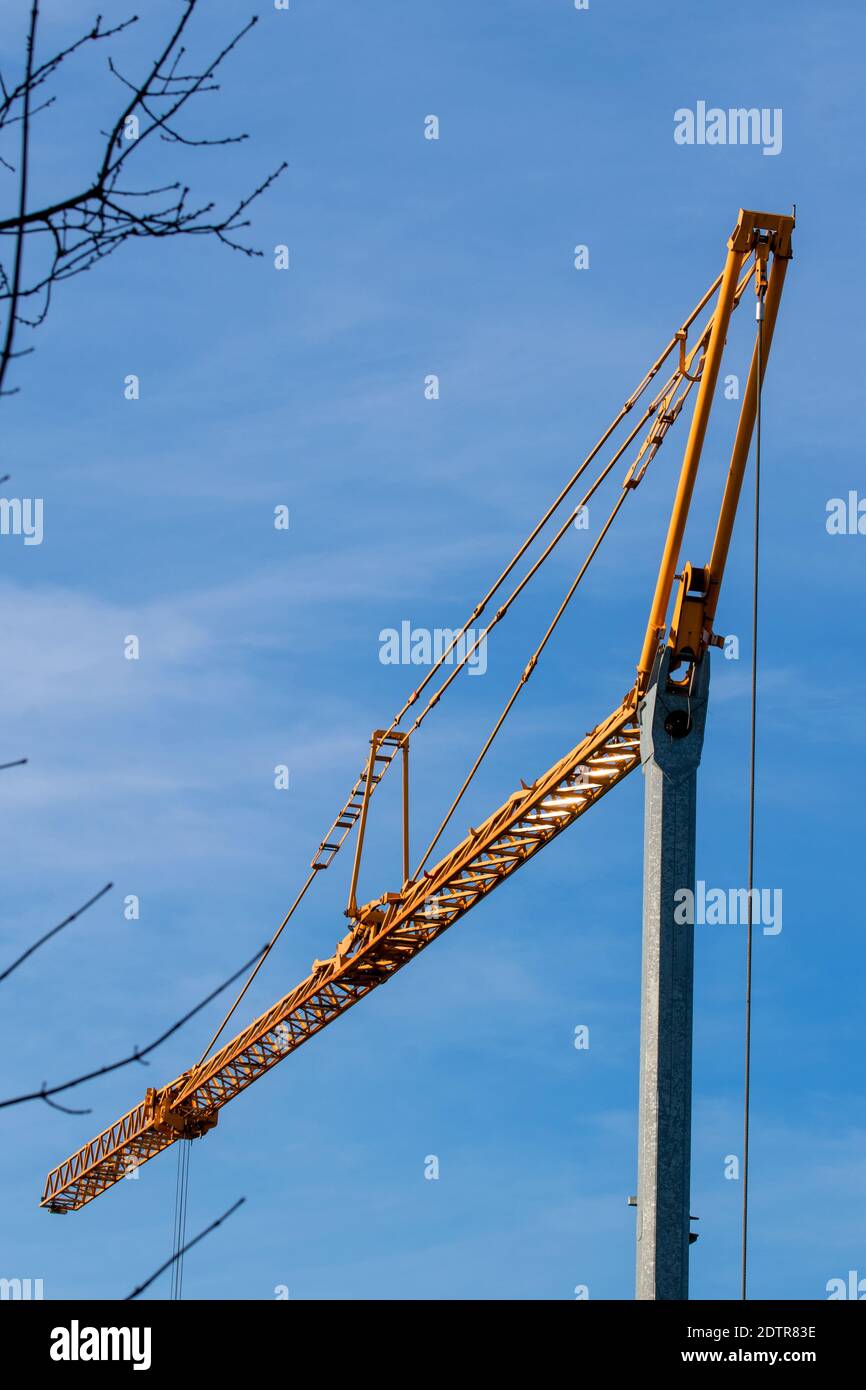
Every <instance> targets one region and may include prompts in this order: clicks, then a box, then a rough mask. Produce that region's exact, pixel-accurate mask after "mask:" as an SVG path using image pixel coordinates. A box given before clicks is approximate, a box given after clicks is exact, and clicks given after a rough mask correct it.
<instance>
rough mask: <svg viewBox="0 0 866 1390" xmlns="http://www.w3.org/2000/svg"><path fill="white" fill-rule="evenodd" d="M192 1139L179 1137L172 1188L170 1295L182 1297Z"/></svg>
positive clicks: (174, 1297)
mask: <svg viewBox="0 0 866 1390" xmlns="http://www.w3.org/2000/svg"><path fill="white" fill-rule="evenodd" d="M191 1147H192V1140H190V1139H181V1141H180V1144H179V1145H178V1155H177V1178H176V1181H175V1190H174V1235H173V1246H172V1252H171V1255H172V1263H171V1297H172V1298H173V1299H181V1298H183V1256H184V1246H185V1244H186V1212H187V1202H188V1198H189V1155H190V1149H191Z"/></svg>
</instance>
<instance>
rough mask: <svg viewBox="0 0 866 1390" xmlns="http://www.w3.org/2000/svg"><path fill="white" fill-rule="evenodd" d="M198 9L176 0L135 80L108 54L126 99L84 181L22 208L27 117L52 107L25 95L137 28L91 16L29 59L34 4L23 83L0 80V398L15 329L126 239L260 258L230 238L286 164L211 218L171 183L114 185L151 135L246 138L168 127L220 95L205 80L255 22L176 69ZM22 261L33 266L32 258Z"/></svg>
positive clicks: (210, 209) (190, 141)
mask: <svg viewBox="0 0 866 1390" xmlns="http://www.w3.org/2000/svg"><path fill="white" fill-rule="evenodd" d="M197 4H198V0H183V9H182V13H181V15H180V18H179V19H178V21H177V24H176V25H175V28H174V30H173V32H172V33H171V35H170V36H169V38H168V41H167V42H166V43H165V45H164V46H163V49H162V52H161V53H160V54H159V56H158V57H157V58H156V59H155V60H154V62H153V63H152V64H151V66H150V69H149V71H148V72H147V74H146V76H145V77H144V78H143V80H135V79H130V78H129V77H127V76H125V75H124V74H123V73H122V72H121V71H120V69H119V68H118V66H117V64H116V63H115V62H114V60H113V59H112V58H111V57H109V59H108V66H109V70H110V72H111V73H112V74H113V76H114V77H116V78H117V80H118V81H119V82H120V84H121V85H122V87H123V88H124V89H125V91H126V92H127V93H128V96H127V98H126V100H125V102H124V104H123V106H122V108H121V110H120V112H119V114H118V115H117V116H116V117H115V119H114V121H113V122H112V123H111V125H110V127H109V128H108V129H107V130H102V131H101V132H100V135H101V137H102V140H103V142H104V143H103V144H102V147H101V154H100V156H99V158H98V160H97V161H96V167H97V173H96V175H95V177H94V179H93V181H92V183H89V184H87V186H85V187H84V188H80V189H78V190H77V191H76V192H73V193H70V194H69V195H68V196H66V197H64V198H60V199H57V200H55V201H52V202H50V203H46V204H45V205H43V206H41V207H36V208H31V207H30V206H28V196H27V188H28V162H29V138H30V126H31V122H32V120H33V118H34V117H35V116H37V115H38V114H39V113H40V112H43V111H45V110H46V109H47V108H48V107H49V106H51V105H52V103H53V101H54V98H53V97H47V98H46V99H44V100H42V101H40V103H39V104H38V105H36V106H33V105H32V103H31V98H32V96H33V93H34V92H35V91H37V90H38V89H39V88H41V87H42V86H43V84H44V83H45V82H47V81H48V79H49V78H50V77H52V76H53V75H54V74H55V73H56V72H57V70H58V68H60V66H61V65H62V64H63V63H64V62H66V61H67V59H69V58H70V57H71V56H72V55H73V54H74V53H77V52H78V51H79V50H80V49H81V48H82V47H84V46H85V45H88V44H98V43H101V42H102V41H103V40H105V39H109V38H112V37H114V36H116V35H117V34H120V33H121V32H123V31H124V30H126V29H127V28H128V27H129V26H130V25H131V24H134V23H136V22H137V16H133V17H132V18H130V19H127V20H124V21H123V22H122V23H120V24H116V25H114V26H113V27H111V28H103V26H102V20H101V18H98V19H97V20H96V22H95V23H94V25H93V27H92V28H91V29H90V30H89V31H88V32H87V33H86V34H84V35H82V36H81V37H80V38H79V39H77V40H76V41H75V42H74V43H71V44H69V45H68V46H67V47H66V48H64V49H61V50H60V51H59V52H58V53H56V54H55V55H54V56H53V57H52V58H49V59H47V60H46V61H44V62H40V63H37V61H36V56H35V51H36V30H37V25H38V19H39V0H33V2H32V6H31V11H30V29H29V35H28V42H27V50H26V61H25V66H24V74H23V77H22V79H21V81H20V82H18V83H17V84H16V85H15V86H13V87H7V86H6V84H5V83H4V82H3V79H2V76H0V137H2V135H3V132H4V131H5V130H6V128H7V127H10V128H11V127H13V126H15V125H20V127H21V130H20V138H19V144H18V151H17V158H18V167H17V171H16V172H17V176H18V199H17V203H18V206H17V211H16V213H15V215H14V216H9V217H5V218H0V237H4V236H5V237H10V238H12V241H13V247H14V250H13V260H12V268H11V273H7V271H6V269H5V267H4V266H3V265H2V263H0V303H5V305H6V306H7V314H8V317H7V320H6V324H5V329H4V332H3V339H2V349H0V395H8V394H11V393H10V392H9V391H4V381H5V377H6V373H7V370H8V367H9V364H10V362H12V361H13V360H14V358H15V357H16V356H17V355H19V354H17V353H16V352H15V351H14V350H13V342H14V337H15V332H16V329H17V328H18V327H28V328H37V327H39V325H40V324H41V323H42V322H43V321H44V319H45V317H46V315H47V313H48V310H49V307H50V303H51V290H52V288H53V286H54V285H56V284H58V283H60V282H61V281H63V280H68V279H70V278H71V277H72V276H74V275H80V274H83V273H84V272H85V271H88V270H90V269H91V268H92V267H93V266H94V265H96V264H97V263H98V262H100V261H104V260H105V259H106V258H107V257H108V256H110V255H113V253H114V252H115V251H116V250H117V249H118V247H120V246H122V245H123V244H124V243H125V242H127V241H128V240H130V239H131V238H132V237H153V238H162V237H171V236H180V235H183V236H190V235H198V236H213V237H215V238H216V239H217V240H218V241H221V242H223V243H224V244H225V245H226V246H229V247H231V248H232V250H235V251H241V252H243V254H244V255H247V256H259V255H261V252H260V251H257V250H255V249H254V248H252V247H250V246H247V245H245V244H244V243H243V242H242V241H239V240H238V239H237V236H236V234H237V233H238V232H240V231H241V230H242V229H243V228H245V227H248V226H249V219H248V218H247V217H246V216H245V213H246V212H247V210H248V209H249V207H250V204H251V203H253V202H254V201H255V199H256V198H259V197H260V196H261V195H262V194H263V193H264V192H265V190H266V189H268V188H269V187H270V185H271V184H272V183H273V182H274V180H275V179H277V178H278V177H279V176H280V174H281V173H282V172H283V170H284V169H285V168H286V167H287V165H286V164H285V162H283V163H282V164H280V166H279V167H278V168H277V169H275V170H274V171H273V172H272V173H271V174H270V175H268V177H267V178H265V179H263V180H262V181H261V182H260V183H259V184H258V185H257V187H256V188H254V190H253V191H252V193H250V194H248V195H247V196H246V197H244V198H241V199H240V200H239V201H238V202H237V203H236V204H235V205H234V206H233V207H231V208H230V209H229V210H228V211H224V212H217V211H216V210H215V204H214V203H213V202H203V203H195V204H192V203H190V201H189V199H190V189H189V187H188V186H187V185H186V184H184V183H182V182H181V181H180V180H175V181H172V182H167V183H162V184H160V185H159V186H156V187H153V188H143V189H138V190H132V189H128V188H125V187H123V186H122V185H121V175H122V174H123V172H124V170H125V168H126V165H127V163H129V161H131V160H132V158H133V155H134V153H135V152H136V151H137V150H139V149H140V148H141V146H142V145H143V144H144V143H145V142H146V141H147V140H148V138H149V137H151V136H153V135H156V136H157V137H158V138H159V139H160V140H161V141H163V142H165V143H167V144H170V145H177V146H181V147H188V148H196V147H199V146H207V147H211V146H214V145H234V144H238V143H239V142H241V141H244V140H246V139H247V138H248V136H247V135H246V134H245V133H244V134H239V135H223V136H219V137H216V138H193V137H191V136H188V135H186V134H185V133H184V132H183V130H181V129H180V128H179V126H178V124H177V118H178V117H179V116H180V115H181V113H182V112H183V109H184V107H185V106H186V104H187V103H188V102H189V101H190V100H191V99H192V98H193V97H196V96H201V95H202V94H204V93H206V92H216V91H219V90H220V87H219V83H218V82H215V81H214V75H215V73H216V72H217V70H218V69H219V68H220V67H221V65H222V64H223V63H224V62H225V60H226V59H227V58H228V57H229V56H230V54H231V53H233V51H234V50H235V48H236V47H237V46H238V44H239V43H240V42H241V40H242V39H243V38H245V36H246V35H247V34H248V33H249V32H250V30H251V29H252V28H253V27H254V26H255V25H256V23H257V22H258V21H257V18H256V17H255V16H254V17H253V18H252V19H250V20H249V21H248V22H247V23H246V24H245V25H243V27H242V28H241V29H239V30H238V32H237V33H236V34H235V35H234V37H233V38H232V39H230V40H229V42H228V43H226V44H224V46H223V47H222V48H221V49H220V50H219V52H218V53H217V54H216V56H215V57H214V58H213V59H212V60H211V61H210V62H209V63H207V64H206V65H205V66H204V67H203V68H202V70H200V71H198V72H195V71H192V72H186V71H184V72H180V71H179V70H178V69H179V64H180V62H181V60H182V59H183V58H184V57H185V55H186V49H185V47H184V45H183V43H182V39H183V37H184V34H185V31H186V28H187V25H188V24H189V21H190V19H191V17H192V15H193V12H194V11H195V9H196V5H197ZM185 66H186V64H185ZM0 163H2V165H4V166H5V168H6V169H8V170H13V171H14V165H13V163H12V160H11V158H10V159H7V158H3V156H2V155H0ZM123 182H124V183H125V182H126V180H124V181H123ZM30 244H32V246H33V250H34V251H35V253H36V263H35V266H34V267H33V268H32V269H31V270H30V271H29V273H28V275H27V276H26V278H25V276H24V273H23V269H22V267H23V260H24V249H25V245H30ZM28 259H29V260H31V262H32V259H33V258H28ZM25 301H35V304H34V310H33V311H32V312H31V313H30V314H29V315H28V316H27V317H25V316H24V314H23V313H22V305H23V303H24V302H25Z"/></svg>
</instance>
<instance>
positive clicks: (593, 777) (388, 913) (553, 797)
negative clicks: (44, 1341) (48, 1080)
mask: <svg viewBox="0 0 866 1390" xmlns="http://www.w3.org/2000/svg"><path fill="white" fill-rule="evenodd" d="M639 761H640V751H639V733H638V727H637V720H636V715H635V709H634V703H633V702H632V701H628V702H626V703H625V704H623V705H622V706H621V707H620V708H619V709H618V710H616V711H615V713H614V714H612V715H611V716H610V718H609V719H606V720H605V721H604V723H603V724H600V725H599V726H598V728H596V729H594V730H593V731H592V732H591V733H589V734H588V735H587V736H586V738H585V739H583V741H582V742H581V743H579V744H578V745H577V746H576V747H575V748H573V749H572V750H571V752H570V753H568V754H566V756H565V757H564V758H561V759H560V761H559V762H557V763H555V764H554V766H553V767H552V768H550V770H549V771H548V772H546V773H545V774H544V776H543V777H541V778H539V779H538V781H537V782H535V783H533V785H532V786H531V787H526V788H522V789H521V790H520V791H517V792H514V793H513V794H512V795H511V796H510V797H509V798H508V800H507V801H506V802H505V803H504V805H502V806H500V808H499V809H498V810H497V811H495V812H494V813H493V815H492V816H490V817H489V818H488V819H487V820H486V821H485V822H484V823H483V824H482V825H480V826H478V827H477V829H474V830H472V831H470V833H469V835H468V836H467V837H466V839H464V840H463V841H461V843H460V844H458V845H457V846H456V847H455V848H454V849H453V850H452V851H451V853H450V854H448V855H447V856H446V857H445V858H444V859H442V860H441V861H440V862H439V863H438V864H437V865H436V866H435V868H433V869H431V870H430V871H429V872H428V873H426V874H425V875H424V877H423V878H422V879H421V880H420V881H419V882H418V883H415V884H406V885H404V890H403V892H402V893H400V894H392V893H389V894H386V895H385V896H384V898H382V899H378V900H377V901H376V902H374V903H368V904H366V905H365V907H363V908H361V909H360V911H359V914H358V917H357V919H356V920H354V921H353V922H352V928H353V936H354V943H353V949H352V950H351V953H349V954H347V955H346V956H341V955H340V954H339V953H338V954H337V955H336V956H334V957H333V958H332V959H331V960H330V961H326V962H317V963H316V965H317V967H318V968H316V967H314V969H313V973H312V974H311V975H309V976H308V977H307V978H306V979H305V980H303V981H302V982H301V983H300V984H299V985H297V986H296V987H295V988H294V989H293V990H292V991H291V993H290V994H287V995H286V996H285V997H284V998H282V999H280V1000H278V1002H277V1003H276V1004H274V1005H273V1007H272V1008H270V1009H269V1010H268V1011H267V1013H265V1014H262V1016H261V1017H260V1018H257V1019H256V1020H255V1021H254V1022H253V1023H251V1024H250V1025H249V1027H248V1028H246V1029H245V1030H244V1032H243V1033H240V1034H239V1035H238V1037H236V1038H234V1039H232V1041H231V1042H229V1043H227V1044H226V1045H225V1046H224V1047H222V1048H220V1050H219V1051H218V1052H216V1053H214V1055H213V1056H211V1057H209V1058H207V1060H206V1061H205V1062H204V1063H203V1064H202V1065H201V1066H200V1067H197V1068H195V1069H193V1071H192V1072H187V1073H185V1074H184V1075H183V1076H180V1077H178V1078H177V1079H176V1080H175V1081H172V1082H171V1083H170V1084H169V1085H168V1086H164V1087H162V1088H161V1089H160V1090H154V1091H149V1092H148V1093H147V1096H146V1097H145V1099H144V1100H143V1101H142V1102H141V1103H140V1104H139V1105H137V1106H135V1108H134V1109H133V1110H130V1111H129V1113H128V1114H127V1115H124V1116H123V1118H122V1119H120V1120H117V1121H116V1123H115V1124H113V1125H111V1126H110V1127H109V1128H108V1129H106V1130H105V1131H104V1132H103V1133H102V1134H100V1135H98V1137H97V1138H96V1139H92V1140H91V1141H90V1143H88V1144H85V1145H84V1147H83V1148H81V1149H79V1150H78V1152H77V1153H75V1154H73V1155H72V1156H71V1158H68V1159H66V1160H65V1162H63V1163H61V1164H59V1165H58V1167H57V1168H54V1169H53V1170H52V1171H51V1172H50V1173H49V1175H48V1178H47V1180H46V1183H45V1191H44V1193H43V1196H42V1202H41V1205H42V1206H44V1207H49V1208H50V1209H51V1210H52V1211H76V1210H77V1209H78V1208H79V1207H83V1206H84V1205H86V1203H87V1202H90V1201H92V1200H93V1198H94V1197H98V1196H99V1194H100V1193H101V1192H104V1191H105V1189H106V1188H108V1187H111V1186H112V1185H113V1184H114V1183H116V1182H118V1181H119V1180H120V1179H122V1178H124V1177H125V1176H127V1175H128V1174H129V1173H130V1172H133V1171H135V1169H137V1168H138V1167H139V1166H140V1165H141V1164H142V1163H146V1162H147V1160H148V1159H150V1158H153V1157H154V1156H155V1155H156V1154H158V1153H161V1152H162V1150H163V1149H166V1148H168V1147H169V1146H170V1145H171V1144H173V1143H174V1142H175V1141H176V1140H177V1139H181V1138H184V1137H187V1138H189V1137H195V1136H198V1135H201V1134H204V1133H205V1132H206V1131H207V1130H208V1129H210V1128H212V1127H213V1125H214V1124H216V1120H217V1115H218V1112H219V1110H220V1109H221V1107H222V1106H223V1105H225V1104H226V1103H227V1102H228V1101H229V1100H231V1099H232V1098H233V1097H234V1096H236V1095H237V1094H238V1092H239V1091H242V1090H244V1088H245V1087H247V1086H249V1085H250V1084H251V1083H252V1082H253V1081H255V1080H257V1078H258V1077H260V1076H261V1075H263V1073H264V1072H266V1071H268V1070H269V1069H270V1068H271V1067H272V1066H275V1065H276V1063H277V1062H279V1061H281V1060H282V1059H283V1058H284V1057H286V1056H288V1055H289V1053H290V1052H294V1051H295V1049H296V1048H298V1047H300V1046H301V1044H302V1043H304V1042H306V1041H307V1039H308V1038H311V1037H313V1036H314V1034H316V1033H318V1032H320V1031H321V1030H322V1028H325V1027H326V1026H327V1025H328V1024H329V1023H332V1022H333V1021H334V1020H335V1019H337V1018H339V1017H340V1015H341V1014H344V1013H345V1012H346V1010H347V1009H350V1008H351V1007H352V1005H353V1004H357V1003H358V1001H359V1000H360V999H363V998H365V996H366V995H368V994H369V993H370V992H371V991H372V990H374V989H375V988H376V986H377V985H380V984H383V983H384V982H385V981H386V980H389V979H390V978H391V976H392V975H394V974H395V973H396V972H397V971H398V970H399V969H401V967H402V966H404V965H406V964H408V962H409V961H410V960H413V959H414V958H415V956H417V955H418V954H419V953H420V952H421V951H423V950H424V947H425V946H429V945H430V942H431V941H435V939H436V937H437V936H441V935H442V933H443V932H444V931H446V930H447V929H448V927H450V926H453V924H454V923H455V922H456V921H458V920H459V919H460V918H461V917H463V916H464V915H465V913H467V912H468V911H469V910H470V908H472V907H474V906H475V904H476V903H478V902H479V901H480V900H481V899H482V898H485V897H487V896H488V895H489V894H490V893H492V891H493V889H494V888H496V887H497V885H498V884H500V883H502V882H503V881H504V880H505V879H506V878H508V877H509V876H510V875H511V874H512V873H514V871H515V870H516V869H518V868H519V867H520V866H521V865H522V864H524V863H526V861H527V860H528V859H530V858H532V856H533V855H534V854H536V853H537V852H538V851H539V850H540V849H541V848H542V847H543V846H544V845H547V844H549V843H550V841H551V840H553V839H555V838H556V836H557V835H559V834H561V833H562V831H563V830H565V829H567V827H568V826H570V825H573V824H574V822H575V821H576V820H577V819H578V818H579V817H580V816H582V815H583V813H584V812H585V811H586V810H587V809H588V808H589V807H590V806H592V805H594V804H595V802H596V801H598V800H599V799H600V798H601V797H602V796H604V794H605V793H606V792H608V791H609V790H610V788H611V787H613V786H615V785H616V784H617V783H618V782H621V781H622V780H623V778H624V777H626V776H627V775H628V773H629V772H631V771H633V769H634V768H635V767H637V765H638V762H639Z"/></svg>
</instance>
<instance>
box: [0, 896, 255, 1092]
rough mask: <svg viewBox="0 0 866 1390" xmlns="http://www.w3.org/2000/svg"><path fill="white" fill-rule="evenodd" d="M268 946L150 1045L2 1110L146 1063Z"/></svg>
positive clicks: (246, 969) (43, 1085)
mask: <svg viewBox="0 0 866 1390" xmlns="http://www.w3.org/2000/svg"><path fill="white" fill-rule="evenodd" d="M103 891H104V890H103ZM267 949H268V948H267V945H265V946H262V948H261V950H259V951H256V954H255V955H254V956H253V957H252V958H251V959H250V960H248V961H246V962H245V964H244V965H242V966H241V968H240V969H239V970H236V971H235V973H234V974H233V975H230V976H229V978H228V979H227V980H223V982H222V984H221V985H218V986H217V988H216V989H215V990H212V991H211V993H210V994H209V995H208V996H207V998H206V999H202V1000H201V1002H200V1003H198V1004H196V1006H195V1008H193V1009H190V1011H189V1013H186V1014H184V1015H183V1018H179V1019H178V1020H177V1022H176V1023H173V1024H172V1025H171V1027H170V1028H167V1029H166V1031H165V1032H164V1033H161V1034H160V1036H159V1037H158V1038H156V1039H155V1040H154V1041H153V1042H152V1043H148V1045H147V1047H145V1048H142V1049H141V1050H139V1049H138V1048H136V1049H135V1051H134V1052H132V1053H131V1054H130V1055H129V1056H128V1057H123V1058H121V1060H120V1061H119V1062H110V1063H109V1064H108V1065H107V1066H105V1067H97V1068H96V1070H95V1071H88V1072H85V1073H84V1075H83V1076H76V1077H75V1078H74V1079H73V1080H72V1081H64V1082H62V1083H61V1084H60V1085H59V1086H50V1087H48V1086H46V1085H45V1082H44V1081H43V1083H42V1086H41V1089H40V1090H38V1091H30V1092H28V1094H27V1095H23V1096H12V1097H11V1098H10V1099H9V1100H0V1110H5V1109H6V1107H7V1106H9V1105H23V1104H24V1103H25V1101H29V1100H44V1101H47V1102H48V1103H49V1104H51V1102H50V1101H49V1100H48V1098H49V1096H56V1095H59V1094H60V1092H61V1091H69V1090H71V1089H72V1087H73V1086H81V1085H82V1084H83V1083H84V1082H85V1081H93V1080H94V1078H95V1077H97V1076H106V1075H107V1074H108V1073H109V1072H112V1071H119V1070H120V1068H121V1067H128V1066H131V1065H132V1063H133V1062H140V1063H141V1065H142V1066H145V1067H146V1066H147V1065H148V1063H147V1062H145V1061H144V1058H145V1057H147V1056H148V1054H149V1053H151V1052H153V1051H154V1050H155V1049H156V1048H157V1047H160V1046H161V1044H162V1043H164V1042H165V1041H166V1039H167V1038H170V1037H171V1035H172V1034H173V1033H176V1032H177V1031H178V1029H179V1028H182V1027H183V1025H184V1024H185V1023H189V1020H190V1019H191V1018H194V1017H195V1015H196V1014H197V1013H200V1011H201V1010H202V1009H204V1008H205V1007H206V1006H207V1005H208V1004H210V1003H211V1001H212V1000H214V999H216V997H217V995H219V994H222V992H223V990H224V989H228V987H229V985H233V984H234V982H235V980H237V979H239V978H240V976H241V975H244V974H245V973H246V972H247V971H248V970H249V969H250V967H251V966H253V965H255V963H256V961H257V960H259V959H260V957H261V956H263V955H264V953H265V951H266V950H267ZM56 1108H57V1109H61V1108H62V1107H60V1106H57V1107H56ZM71 1113H72V1114H75V1115H87V1114H90V1111H89V1110H75V1111H72V1112H71Z"/></svg>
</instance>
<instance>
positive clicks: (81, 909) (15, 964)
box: [0, 758, 114, 981]
mask: <svg viewBox="0 0 866 1390" xmlns="http://www.w3.org/2000/svg"><path fill="white" fill-rule="evenodd" d="M26 761H27V759H26V758H22V762H26ZM6 766H8V767H14V766H15V764H14V763H8V764H6ZM113 887H114V884H113V883H106V885H105V887H104V888H100V890H99V892H98V893H95V894H94V895H93V897H92V898H88V900H87V902H86V903H85V904H84V906H83V907H79V908H77V909H76V911H75V912H70V914H69V916H68V917H64V919H63V921H62V922H58V924H57V926H56V927H52V928H51V930H50V931H47V932H46V933H45V935H44V936H40V938H39V940H38V941H34V943H33V945H32V946H28V947H27V950H26V951H25V952H24V954H23V955H21V956H19V957H18V959H17V960H13V962H12V964H11V965H7V967H6V969H5V970H4V971H3V973H2V974H0V981H2V980H6V979H8V978H9V976H10V975H11V974H12V971H13V970H17V969H18V967H19V965H21V964H22V963H23V962H24V961H25V960H26V959H27V957H28V956H32V955H33V952H34V951H38V950H39V947H40V946H44V945H45V942H46V941H50V940H51V938H52V936H56V935H57V933H58V932H59V931H63V928H64V927H68V926H69V924H70V922H74V921H75V920H76V918H78V917H80V916H81V914H82V912H86V911H87V909H88V908H89V907H93V904H94V903H98V902H99V899H100V898H103V897H105V894H106V893H107V892H108V891H109V889H110V888H113Z"/></svg>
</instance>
